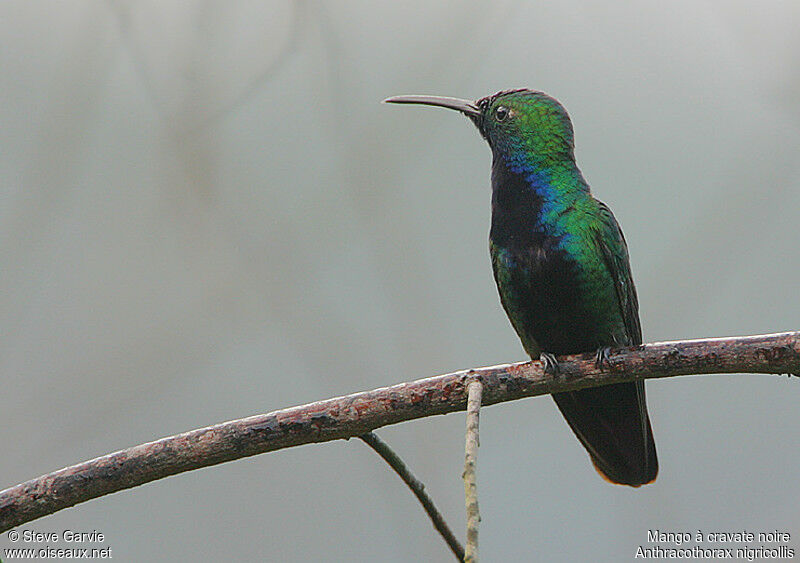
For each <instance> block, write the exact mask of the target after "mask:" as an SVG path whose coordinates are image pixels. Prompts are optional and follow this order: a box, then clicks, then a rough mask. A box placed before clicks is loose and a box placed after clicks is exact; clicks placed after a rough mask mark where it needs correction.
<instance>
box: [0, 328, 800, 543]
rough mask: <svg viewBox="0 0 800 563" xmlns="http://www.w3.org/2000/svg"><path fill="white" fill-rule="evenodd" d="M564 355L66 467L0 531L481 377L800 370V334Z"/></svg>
mask: <svg viewBox="0 0 800 563" xmlns="http://www.w3.org/2000/svg"><path fill="white" fill-rule="evenodd" d="M594 356H595V355H594V353H588V354H576V355H572V356H564V357H560V358H559V359H558V361H559V371H560V376H559V378H558V379H557V380H555V379H553V378H552V377H550V376H548V375H546V374H545V373H543V371H542V366H541V364H540V363H539V362H538V361H535V362H523V363H517V364H507V365H501V366H492V367H487V368H479V369H472V370H469V371H459V372H455V373H448V374H446V375H439V376H437V377H429V378H427V379H419V380H416V381H410V382H407V383H400V384H397V385H393V386H391V387H383V388H380V389H374V390H372V391H364V392H361V393H354V394H352V395H346V396H343V397H336V398H333V399H327V400H325V401H318V402H316V403H310V404H307V405H300V406H297V407H291V408H288V409H282V410H278V411H274V412H271V413H267V414H260V415H256V416H251V417H249V418H242V419H239V420H232V421H230V422H223V423H222V424H217V425H214V426H209V427H207V428H199V429H197V430H192V431H190V432H184V433H183V434H177V435H175V436H170V437H168V438H162V439H161V440H156V441H155V442H149V443H146V444H140V445H138V446H133V447H131V448H127V449H124V450H120V451H118V452H115V453H111V454H107V455H104V456H101V457H98V458H96V459H92V460H89V461H84V462H82V463H79V464H77V465H73V466H71V467H65V468H64V469H60V470H58V471H54V472H53V473H49V474H47V475H43V476H41V477H38V478H36V479H32V480H30V481H27V482H25V483H20V484H19V485H15V486H13V487H10V488H8V489H6V490H4V491H0V533H2V532H5V531H7V530H10V529H11V528H14V527H15V526H19V525H20V524H24V523H25V522H30V521H31V520H35V519H37V518H41V517H42V516H46V515H48V514H52V513H54V512H57V511H59V510H62V509H64V508H68V507H70V506H73V505H75V504H78V503H80V502H85V501H87V500H90V499H93V498H97V497H101V496H103V495H107V494H109V493H113V492H116V491H121V490H123V489H129V488H131V487H136V486H139V485H143V484H144V483H149V482H150V481H155V480H156V479H163V478H164V477H168V476H170V475H176V474H178V473H183V472H184V471H191V470H193V469H199V468H201V467H208V466H211V465H216V464H218V463H223V462H226V461H232V460H234V459H240V458H243V457H248V456H252V455H256V454H262V453H265V452H271V451H275V450H280V449H282V448H289V447H292V446H299V445H301V444H311V443H315V442H327V441H329V440H338V439H341V438H352V437H354V436H359V435H361V434H364V433H365V432H370V431H372V430H375V429H376V428H380V427H381V426H386V425H388V424H397V423H398V422H404V421H407V420H414V419H417V418H423V417H426V416H433V415H436V414H446V413H449V412H456V411H461V410H464V408H465V407H466V403H467V389H466V387H467V382H468V380H471V379H474V378H476V377H479V378H480V380H481V382H482V383H483V399H482V401H483V404H484V406H485V405H492V404H495V403H500V402H504V401H513V400H515V399H521V398H523V397H534V396H536V395H546V394H550V393H561V392H563V391H574V390H577V389H583V388H585V387H596V386H598V385H608V384H611V383H622V382H624V381H633V380H635V379H652V378H659V377H674V376H677V375H690V374H698V375H699V374H712V373H768V374H783V373H791V374H800V332H784V333H781V334H763V335H758V336H742V337H736V338H711V339H704V340H684V341H676V342H657V343H654V344H644V345H641V346H634V347H628V348H620V349H617V350H612V351H611V352H610V353H609V356H608V359H607V361H606V362H604V363H603V366H602V369H601V367H598V366H597V365H595V357H594Z"/></svg>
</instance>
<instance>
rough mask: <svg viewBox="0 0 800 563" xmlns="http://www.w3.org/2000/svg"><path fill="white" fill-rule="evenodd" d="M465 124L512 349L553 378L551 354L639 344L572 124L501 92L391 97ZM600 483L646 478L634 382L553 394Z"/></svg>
mask: <svg viewBox="0 0 800 563" xmlns="http://www.w3.org/2000/svg"><path fill="white" fill-rule="evenodd" d="M384 101H385V102H387V103H393V104H423V105H428V106H438V107H443V108H448V109H453V110H456V111H459V112H461V113H462V114H464V115H466V116H467V117H468V118H469V119H470V120H471V121H472V122H473V123H474V124H475V126H476V127H477V128H478V131H480V134H481V135H482V136H483V138H484V139H485V140H486V141H487V142H488V143H489V147H490V148H491V150H492V174H491V185H492V220H491V228H490V231H489V250H490V255H491V261H492V270H493V272H494V279H495V282H496V284H497V289H498V292H499V294H500V301H501V303H502V305H503V308H504V309H505V312H506V314H507V315H508V318H509V320H510V321H511V324H512V326H513V327H514V330H515V331H516V333H517V335H518V336H519V338H520V340H521V341H522V346H523V348H524V349H525V351H526V352H527V354H528V355H529V356H530V357H531V359H539V360H541V362H542V364H543V366H544V368H545V371H546V372H547V373H548V374H550V375H553V376H557V375H558V361H557V359H556V355H564V354H576V353H586V352H594V353H595V354H596V355H595V358H596V363H597V365H598V366H600V367H602V366H603V365H604V362H605V361H606V360H607V358H608V353H609V350H610V348H611V347H614V346H631V345H636V344H641V343H642V328H641V323H640V321H639V303H638V299H637V296H636V288H635V287H634V284H633V277H632V275H631V267H630V260H629V257H628V247H627V243H626V242H625V238H624V236H623V235H622V230H621V229H620V226H619V224H618V223H617V220H616V218H615V217H614V215H613V213H612V212H611V210H610V209H609V208H608V206H607V205H605V204H604V203H602V202H601V201H599V200H597V199H595V198H594V197H593V196H592V193H591V192H590V190H589V184H588V183H587V182H586V180H585V179H584V177H583V174H581V171H580V170H579V169H578V166H577V164H576V163H575V142H574V134H573V128H572V122H571V120H570V118H569V115H568V114H567V111H566V109H564V106H562V105H561V104H560V103H559V102H558V101H557V100H556V99H555V98H552V97H550V96H548V95H547V94H545V93H543V92H538V91H534V90H528V89H516V90H504V91H501V92H498V93H496V94H493V95H491V96H487V97H485V98H481V99H479V100H477V101H475V102H472V101H469V100H462V99H458V98H446V97H439V96H395V97H392V98H388V99H386V100H384ZM552 396H553V399H555V402H556V405H557V406H558V408H559V410H560V411H561V413H562V414H563V416H564V418H565V419H566V421H567V424H569V426H570V428H571V429H572V431H573V432H574V433H575V435H576V436H577V437H578V440H580V442H581V444H583V446H584V448H586V450H587V452H588V453H589V457H590V459H591V461H592V463H593V464H594V467H595V469H597V471H598V473H600V475H601V476H602V477H604V478H605V479H606V480H607V481H610V482H611V483H616V484H621V485H629V486H632V487H639V486H641V485H646V484H648V483H651V482H653V481H654V480H655V478H656V475H657V473H658V460H657V457H656V447H655V442H654V441H653V432H652V429H651V426H650V419H649V417H648V414H647V402H646V398H645V388H644V382H643V381H635V382H629V383H617V384H612V385H605V386H601V387H593V388H587V389H580V390H577V391H568V392H563V393H553V394H552Z"/></svg>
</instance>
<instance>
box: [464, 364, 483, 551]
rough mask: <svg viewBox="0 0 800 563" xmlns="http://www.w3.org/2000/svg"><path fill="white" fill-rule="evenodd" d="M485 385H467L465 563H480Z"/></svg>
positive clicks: (478, 383)
mask: <svg viewBox="0 0 800 563" xmlns="http://www.w3.org/2000/svg"><path fill="white" fill-rule="evenodd" d="M482 394H483V384H482V383H481V380H480V379H473V380H472V381H470V382H469V384H468V385H467V443H466V446H465V447H464V499H465V504H466V507H467V550H466V555H465V556H464V563H478V524H479V523H480V521H481V514H480V511H479V510H478V481H477V476H476V474H475V473H476V469H477V464H478V446H480V440H479V438H478V425H479V423H480V413H481V395H482Z"/></svg>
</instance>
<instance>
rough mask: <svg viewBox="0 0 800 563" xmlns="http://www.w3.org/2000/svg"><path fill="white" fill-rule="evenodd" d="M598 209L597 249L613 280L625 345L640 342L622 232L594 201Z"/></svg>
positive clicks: (626, 247)
mask: <svg viewBox="0 0 800 563" xmlns="http://www.w3.org/2000/svg"><path fill="white" fill-rule="evenodd" d="M597 205H598V206H599V208H600V220H601V225H600V229H599V230H598V232H597V246H598V247H599V248H600V253H601V254H602V256H603V261H604V262H605V264H606V268H608V272H609V273H610V274H611V278H612V280H613V281H614V290H615V291H616V293H617V301H618V302H619V310H620V314H621V315H622V320H623V322H624V323H625V330H626V332H627V333H628V339H629V342H627V344H628V345H632V344H641V343H642V325H641V323H640V322H639V299H638V298H637V296H636V287H635V286H634V285H633V276H632V275H631V264H630V260H629V258H628V245H627V243H626V242H625V236H624V235H623V234H622V229H620V228H619V223H617V220H616V218H615V217H614V214H613V213H612V212H611V210H610V209H609V208H608V206H607V205H606V204H605V203H603V202H602V201H598V202H597Z"/></svg>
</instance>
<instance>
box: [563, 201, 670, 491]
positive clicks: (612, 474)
mask: <svg viewBox="0 0 800 563" xmlns="http://www.w3.org/2000/svg"><path fill="white" fill-rule="evenodd" d="M597 203H598V205H599V212H600V219H601V221H600V225H599V228H598V230H597V232H596V238H595V243H596V244H597V248H598V250H599V252H600V254H601V256H602V259H603V262H604V263H605V266H606V268H607V270H608V272H609V274H610V276H611V279H612V282H613V284H614V291H615V293H616V296H617V301H618V305H619V311H620V314H621V316H622V320H623V324H624V328H625V334H624V335H621V336H623V338H619V337H616V338H615V340H622V342H619V343H620V344H627V345H632V344H641V342H642V327H641V324H640V322H639V303H638V301H637V297H636V288H635V287H634V285H633V278H632V276H631V268H630V262H629V259H628V248H627V244H626V243H625V238H624V237H623V235H622V230H621V229H620V228H619V225H618V224H617V221H616V219H615V218H614V215H613V214H612V213H611V210H610V209H609V208H608V207H606V205H605V204H603V203H601V202H597ZM553 398H554V399H555V400H556V404H557V405H558V407H559V409H560V410H561V412H562V413H563V414H564V417H565V418H566V419H567V422H568V423H569V425H570V427H572V429H573V431H574V432H575V434H576V435H577V436H578V438H579V439H580V441H581V442H582V443H583V445H584V446H585V447H586V449H587V451H588V452H589V455H590V457H591V458H592V462H593V463H594V465H595V467H596V468H597V470H598V471H599V472H600V474H601V475H603V476H604V477H605V478H606V479H608V480H609V481H611V482H612V483H620V484H624V485H631V486H634V487H638V486H640V485H644V484H646V483H649V482H651V481H653V480H654V479H655V478H656V475H657V473H658V459H657V458H656V448H655V442H654V440H653V432H652V430H651V428H650V420H649V418H648V416H647V402H646V398H645V391H644V383H643V382H642V381H636V382H633V383H618V384H614V385H605V386H602V387H593V388H589V389H581V390H579V391H572V392H568V393H557V394H554V395H553Z"/></svg>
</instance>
